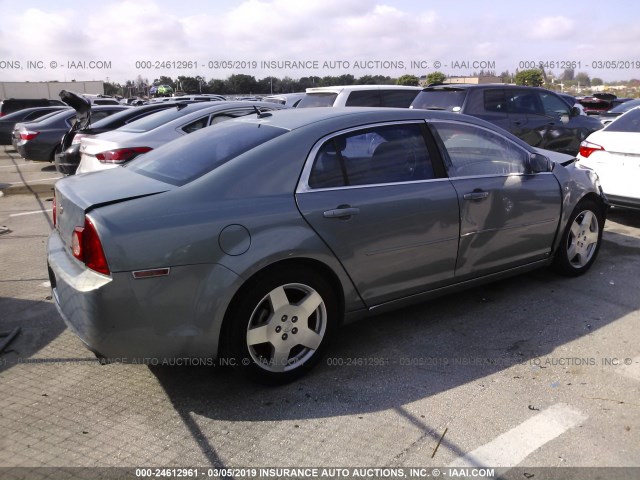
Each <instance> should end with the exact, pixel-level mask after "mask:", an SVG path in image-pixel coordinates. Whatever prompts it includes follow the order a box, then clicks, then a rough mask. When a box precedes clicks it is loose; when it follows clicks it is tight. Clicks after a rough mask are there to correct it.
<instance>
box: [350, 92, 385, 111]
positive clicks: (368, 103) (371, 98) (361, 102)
mask: <svg viewBox="0 0 640 480" xmlns="http://www.w3.org/2000/svg"><path fill="white" fill-rule="evenodd" d="M345 106H346V107H379V106H381V104H380V93H379V92H378V90H356V91H353V92H351V93H350V94H349V98H347V101H346V102H345Z"/></svg>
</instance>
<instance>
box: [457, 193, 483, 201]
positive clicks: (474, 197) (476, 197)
mask: <svg viewBox="0 0 640 480" xmlns="http://www.w3.org/2000/svg"><path fill="white" fill-rule="evenodd" d="M488 196H489V192H469V193H465V194H464V195H463V196H462V198H464V199H465V200H482V199H484V198H487V197H488Z"/></svg>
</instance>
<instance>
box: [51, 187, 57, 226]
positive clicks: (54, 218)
mask: <svg viewBox="0 0 640 480" xmlns="http://www.w3.org/2000/svg"><path fill="white" fill-rule="evenodd" d="M56 208H57V207H56V193H55V192H53V207H52V211H51V213H52V215H53V228H56V225H58V215H57V210H56Z"/></svg>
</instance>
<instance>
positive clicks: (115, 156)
mask: <svg viewBox="0 0 640 480" xmlns="http://www.w3.org/2000/svg"><path fill="white" fill-rule="evenodd" d="M149 150H153V149H152V148H149V147H132V148H118V149H116V150H108V151H106V152H100V153H97V154H96V158H97V159H98V160H99V161H100V163H124V162H128V161H129V160H132V159H133V158H135V157H137V156H138V155H140V154H142V153H147V152H148V151H149Z"/></svg>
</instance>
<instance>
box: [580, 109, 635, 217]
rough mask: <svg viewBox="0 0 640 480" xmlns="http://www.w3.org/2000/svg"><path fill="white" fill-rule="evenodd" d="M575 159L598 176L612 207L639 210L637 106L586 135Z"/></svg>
mask: <svg viewBox="0 0 640 480" xmlns="http://www.w3.org/2000/svg"><path fill="white" fill-rule="evenodd" d="M577 158H578V160H579V161H580V163H581V164H582V165H585V166H587V167H589V168H592V169H593V170H595V171H596V172H597V173H598V176H599V177H600V183H601V185H602V189H603V190H604V193H605V194H606V195H607V197H608V198H609V201H610V202H611V204H612V205H617V206H622V207H630V208H640V188H638V183H639V182H640V107H636V108H634V109H632V110H629V111H628V112H627V113H624V114H623V115H621V116H619V117H618V118H617V119H615V120H614V121H613V122H611V123H610V124H608V125H607V126H606V127H605V128H603V129H602V130H598V131H597V132H594V133H592V134H591V135H589V136H588V137H587V139H586V140H585V141H583V142H582V143H581V144H580V153H579V154H578V156H577Z"/></svg>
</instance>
